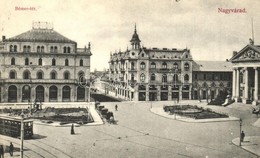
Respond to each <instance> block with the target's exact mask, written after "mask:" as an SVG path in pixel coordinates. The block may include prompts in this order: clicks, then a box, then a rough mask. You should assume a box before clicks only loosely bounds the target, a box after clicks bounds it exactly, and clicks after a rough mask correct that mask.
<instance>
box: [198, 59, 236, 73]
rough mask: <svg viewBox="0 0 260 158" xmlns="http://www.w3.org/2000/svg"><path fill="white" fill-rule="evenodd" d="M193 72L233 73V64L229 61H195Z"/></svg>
mask: <svg viewBox="0 0 260 158" xmlns="http://www.w3.org/2000/svg"><path fill="white" fill-rule="evenodd" d="M193 71H214V72H231V71H232V63H231V62H227V61H193Z"/></svg>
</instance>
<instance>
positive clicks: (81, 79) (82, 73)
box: [78, 72, 85, 83]
mask: <svg viewBox="0 0 260 158" xmlns="http://www.w3.org/2000/svg"><path fill="white" fill-rule="evenodd" d="M78 75H79V77H78V78H79V81H80V82H81V83H82V82H84V80H85V74H84V72H79V74H78Z"/></svg>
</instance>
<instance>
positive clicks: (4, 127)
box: [0, 116, 33, 139]
mask: <svg viewBox="0 0 260 158" xmlns="http://www.w3.org/2000/svg"><path fill="white" fill-rule="evenodd" d="M21 122H22V119H21V118H19V117H10V116H0V134H1V135H7V136H11V137H15V138H18V137H20V136H21ZM23 124H24V138H25V139H30V138H32V135H33V120H29V119H23Z"/></svg>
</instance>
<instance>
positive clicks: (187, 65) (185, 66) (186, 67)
mask: <svg viewBox="0 0 260 158" xmlns="http://www.w3.org/2000/svg"><path fill="white" fill-rule="evenodd" d="M189 69H190V65H189V64H188V63H185V64H184V70H185V71H188V70H189Z"/></svg>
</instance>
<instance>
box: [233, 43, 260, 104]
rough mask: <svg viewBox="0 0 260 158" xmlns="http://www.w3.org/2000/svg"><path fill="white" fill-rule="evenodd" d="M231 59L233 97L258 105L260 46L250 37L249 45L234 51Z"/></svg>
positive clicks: (238, 100) (259, 101) (237, 100)
mask: <svg viewBox="0 0 260 158" xmlns="http://www.w3.org/2000/svg"><path fill="white" fill-rule="evenodd" d="M230 61H231V62H232V66H233V86H232V87H233V88H232V98H233V99H235V101H236V102H242V103H245V104H253V105H258V104H259V103H260V100H259V98H260V96H259V94H260V91H259V84H260V81H259V77H260V76H259V71H260V46H258V45H254V41H253V40H251V39H250V43H249V45H247V46H245V47H244V48H243V49H242V50H240V51H239V52H233V57H232V58H231V59H230Z"/></svg>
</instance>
